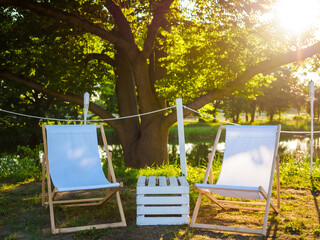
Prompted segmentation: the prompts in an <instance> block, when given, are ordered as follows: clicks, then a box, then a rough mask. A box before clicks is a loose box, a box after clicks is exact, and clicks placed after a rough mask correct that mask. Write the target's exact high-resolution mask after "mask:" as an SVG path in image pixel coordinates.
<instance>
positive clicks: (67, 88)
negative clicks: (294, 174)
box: [0, 0, 320, 167]
mask: <svg viewBox="0 0 320 240" xmlns="http://www.w3.org/2000/svg"><path fill="white" fill-rule="evenodd" d="M272 2H273V1H272V0H270V1H258V2H257V1H250V0H237V1H218V0H211V1H202V0H198V1H194V3H195V5H194V8H193V9H189V11H188V12H186V13H185V12H183V9H184V8H185V7H186V6H185V4H186V3H187V1H181V3H180V1H178V0H177V1H174V0H159V1H156V0H150V1H147V0H143V1H135V0H127V1H122V0H114V1H112V0H78V1H67V0H56V1H48V0H37V1H36V0H0V11H1V35H2V36H5V38H2V39H1V44H2V45H3V49H4V51H2V52H1V54H0V58H1V61H2V62H1V66H0V78H2V79H4V80H5V81H11V82H14V83H16V84H19V85H24V86H26V87H29V88H32V89H34V90H36V91H37V92H41V93H43V94H45V95H48V96H51V97H54V98H58V99H61V100H63V101H66V102H70V103H74V104H78V105H82V102H83V99H82V95H83V92H84V91H90V92H91V93H95V94H96V95H97V96H99V97H100V104H94V103H90V106H89V109H90V111H91V112H93V113H95V114H96V115H98V116H100V117H101V118H114V116H113V115H112V113H118V115H119V116H128V115H134V114H137V113H146V112H150V111H154V110H157V109H161V108H163V107H165V106H166V104H167V103H168V102H172V99H174V98H175V97H177V96H180V97H183V98H184V101H185V102H186V103H187V106H188V107H190V108H193V109H199V108H201V107H202V106H204V105H206V104H208V103H210V102H212V101H214V100H219V99H222V98H223V97H225V96H228V95H230V94H232V93H234V92H235V91H237V90H240V89H242V88H243V86H244V85H245V84H247V83H248V82H250V81H252V78H253V77H254V76H255V75H257V74H259V73H269V72H271V71H272V70H273V69H275V68H277V67H279V66H281V65H284V64H288V63H291V62H294V61H298V60H303V59H306V58H308V57H310V56H313V55H314V54H316V53H318V52H319V51H320V42H316V43H313V44H308V45H305V48H294V47H293V46H292V45H290V44H289V43H285V42H284V41H283V39H281V40H280V37H279V38H276V37H275V32H274V30H273V29H272V28H271V27H270V26H271V25H270V24H269V25H268V24H267V23H266V22H263V21H261V19H260V18H259V16H260V15H261V14H263V13H264V11H267V10H268V9H269V7H270V4H271V3H272ZM187 9H188V7H187ZM112 93H113V94H112ZM113 95H115V96H116V102H115V98H114V96H113ZM112 106H113V107H112ZM111 111H113V112H111ZM115 111H117V112H115ZM190 113H191V112H190V111H188V110H185V111H184V114H185V115H188V114H190ZM175 122H176V113H175V111H169V112H158V113H156V114H153V115H146V116H141V117H140V118H129V119H125V120H120V121H107V123H108V124H109V125H110V126H111V127H112V128H114V129H115V131H116V132H117V134H118V136H119V139H120V142H121V145H122V148H123V151H124V157H125V162H126V164H127V166H134V167H142V166H144V165H146V164H148V165H150V164H153V163H156V164H160V163H162V162H163V161H165V160H167V159H168V151H167V143H168V130H169V127H170V126H171V125H172V124H174V123H175Z"/></svg>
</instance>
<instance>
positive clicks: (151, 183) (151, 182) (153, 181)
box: [148, 176, 156, 187]
mask: <svg viewBox="0 0 320 240" xmlns="http://www.w3.org/2000/svg"><path fill="white" fill-rule="evenodd" d="M148 179H149V182H148V187H155V186H156V177H155V176H150V177H149V178H148Z"/></svg>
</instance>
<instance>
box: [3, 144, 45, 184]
mask: <svg viewBox="0 0 320 240" xmlns="http://www.w3.org/2000/svg"><path fill="white" fill-rule="evenodd" d="M42 149H43V145H42V144H40V145H38V146H36V147H35V148H33V149H31V148H29V147H28V146H18V147H17V153H16V154H14V155H7V154H3V155H2V156H0V158H1V161H0V179H2V180H4V179H14V180H16V181H17V180H18V181H23V180H27V179H30V178H33V179H35V180H40V179H41V171H42V170H41V169H42V168H41V163H40V155H39V154H40V153H41V151H42Z"/></svg>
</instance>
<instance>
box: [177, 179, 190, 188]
mask: <svg viewBox="0 0 320 240" xmlns="http://www.w3.org/2000/svg"><path fill="white" fill-rule="evenodd" d="M178 180H179V182H180V185H181V186H188V187H189V183H188V181H187V179H186V178H185V177H178Z"/></svg>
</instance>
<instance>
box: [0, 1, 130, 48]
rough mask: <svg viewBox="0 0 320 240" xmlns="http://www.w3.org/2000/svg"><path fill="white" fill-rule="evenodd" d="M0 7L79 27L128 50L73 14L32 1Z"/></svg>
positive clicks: (114, 38)
mask: <svg viewBox="0 0 320 240" xmlns="http://www.w3.org/2000/svg"><path fill="white" fill-rule="evenodd" d="M0 6H15V7H21V8H24V9H28V10H30V11H33V12H35V13H37V14H40V15H42V16H46V17H50V18H54V19H56V20H59V21H64V22H66V23H69V24H71V25H73V26H76V27H79V28H80V29H82V30H83V31H85V32H88V33H92V34H94V35H96V36H99V37H101V38H102V39H104V40H107V41H109V42H110V43H113V44H114V45H117V46H119V47H121V48H123V49H127V50H129V49H130V46H129V44H128V43H127V42H126V41H124V40H123V39H121V38H120V37H118V36H117V35H115V34H113V33H112V32H109V31H107V30H105V29H103V28H102V27H100V26H99V25H97V24H94V23H91V22H89V21H87V20H85V19H82V18H81V17H80V16H75V15H74V14H71V13H68V12H64V11H61V10H58V9H55V8H52V7H51V6H50V5H49V4H45V3H37V2H35V1H32V0H0Z"/></svg>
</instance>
